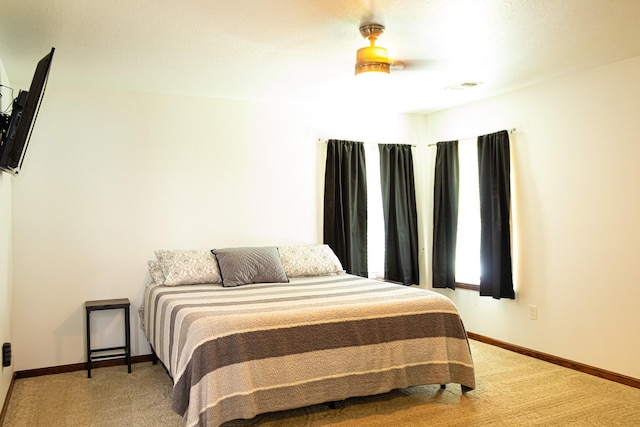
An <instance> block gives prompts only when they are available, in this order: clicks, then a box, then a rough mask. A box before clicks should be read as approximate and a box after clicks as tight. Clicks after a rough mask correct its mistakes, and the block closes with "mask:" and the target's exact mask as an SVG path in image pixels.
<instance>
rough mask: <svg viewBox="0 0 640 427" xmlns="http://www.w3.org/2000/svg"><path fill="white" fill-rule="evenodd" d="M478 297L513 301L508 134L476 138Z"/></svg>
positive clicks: (500, 133) (494, 134)
mask: <svg viewBox="0 0 640 427" xmlns="http://www.w3.org/2000/svg"><path fill="white" fill-rule="evenodd" d="M478 173H479V181H480V270H481V271H480V295H481V296H491V297H493V298H496V299H500V298H515V292H514V290H513V279H512V271H511V189H510V176H509V175H510V160H509V134H508V133H507V131H506V130H504V131H500V132H496V133H493V134H489V135H483V136H479V137H478Z"/></svg>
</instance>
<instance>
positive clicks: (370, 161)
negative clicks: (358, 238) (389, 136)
mask: <svg viewBox="0 0 640 427" xmlns="http://www.w3.org/2000/svg"><path fill="white" fill-rule="evenodd" d="M364 155H365V159H366V162H367V258H368V259H367V264H368V269H369V277H370V278H373V279H383V278H384V250H385V235H384V212H383V211H382V189H381V187H380V153H379V152H378V146H377V145H373V144H370V145H365V147H364Z"/></svg>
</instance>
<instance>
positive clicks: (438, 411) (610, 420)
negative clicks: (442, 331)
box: [3, 341, 640, 427]
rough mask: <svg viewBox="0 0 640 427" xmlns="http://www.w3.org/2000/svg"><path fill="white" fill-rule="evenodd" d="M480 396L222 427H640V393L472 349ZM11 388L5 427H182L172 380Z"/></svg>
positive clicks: (363, 401)
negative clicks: (173, 405) (173, 402)
mask: <svg viewBox="0 0 640 427" xmlns="http://www.w3.org/2000/svg"><path fill="white" fill-rule="evenodd" d="M471 348H472V352H473V357H474V362H475V365H476V382H477V387H476V389H475V390H474V391H471V392H469V393H467V394H465V395H462V394H461V392H460V386H458V385H449V386H448V387H447V389H446V390H440V388H439V386H421V387H413V388H410V389H406V390H397V391H392V392H390V393H386V394H383V395H378V396H370V397H363V398H353V399H348V400H346V401H343V402H339V403H337V405H336V406H337V407H336V409H330V408H329V407H328V406H327V405H315V406H311V407H307V408H302V409H295V410H291V411H284V412H277V413H272V414H265V415H260V416H258V417H256V418H254V419H253V420H237V421H231V422H229V423H226V424H225V425H224V426H225V427H232V426H233V427H239V426H261V427H294V426H295V427H298V426H306V427H319V426H332V427H360V426H374V427H375V426H380V427H381V426H385V427H386V426H393V427H405V426H406V427H409V426H412V427H413V426H434V425H437V426H607V427H609V426H640V389H636V388H633V387H628V386H625V385H621V384H617V383H614V382H611V381H608V380H604V379H601V378H597V377H593V376H591V375H587V374H583V373H579V372H576V371H573V370H570V369H567V368H562V367H559V366H556V365H552V364H550V363H546V362H543V361H540V360H537V359H533V358H530V357H527V356H523V355H519V354H516V353H513V352H510V351H507V350H503V349H500V348H497V347H493V346H490V345H488V344H484V343H480V342H477V341H471ZM92 373H93V378H92V379H88V378H87V377H86V372H85V371H81V372H71V373H66V374H59V375H50V376H43V377H36V378H25V379H21V380H17V381H16V382H15V385H14V389H13V395H12V398H11V401H10V402H9V407H8V411H7V416H6V418H5V423H4V424H3V426H29V427H32V426H47V427H49V426H154V427H155V426H158V427H163V426H167V427H170V426H171V427H173V426H176V427H177V426H183V425H184V424H183V422H182V419H181V418H180V417H179V416H178V415H176V414H174V413H173V412H172V411H171V407H170V399H171V380H170V379H169V377H168V376H167V374H166V373H165V372H164V370H163V368H162V367H161V366H160V365H156V366H153V365H152V364H151V363H139V364H135V365H133V372H132V373H131V374H127V370H126V367H124V366H115V367H110V368H99V369H95V370H93V372H92Z"/></svg>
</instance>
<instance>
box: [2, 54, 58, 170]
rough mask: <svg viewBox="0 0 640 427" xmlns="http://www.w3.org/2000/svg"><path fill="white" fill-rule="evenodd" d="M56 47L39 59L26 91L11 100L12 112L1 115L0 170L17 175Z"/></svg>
mask: <svg viewBox="0 0 640 427" xmlns="http://www.w3.org/2000/svg"><path fill="white" fill-rule="evenodd" d="M54 51H55V48H53V47H52V48H51V52H50V53H48V54H47V55H46V56H45V57H44V58H42V59H41V60H40V62H38V66H37V67H36V72H35V74H34V75H33V80H32V81H31V86H30V87H29V91H28V92H27V91H24V90H21V91H20V92H19V93H18V96H17V97H16V98H15V99H14V100H13V102H12V107H11V113H2V116H1V117H0V170H1V171H3V172H8V173H10V174H13V175H17V174H18V173H19V172H20V168H21V167H22V162H23V160H24V155H25V153H26V151H27V146H28V145H29V139H30V138H31V132H32V131H33V124H34V123H35V121H36V117H37V116H38V110H39V109H40V103H41V102H42V97H43V96H44V91H45V88H46V86H47V78H48V77H49V68H50V67H51V60H52V59H53V52H54Z"/></svg>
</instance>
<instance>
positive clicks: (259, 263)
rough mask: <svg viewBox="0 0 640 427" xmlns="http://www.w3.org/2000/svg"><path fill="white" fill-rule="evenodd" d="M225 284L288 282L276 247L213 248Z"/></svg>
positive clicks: (212, 251)
mask: <svg viewBox="0 0 640 427" xmlns="http://www.w3.org/2000/svg"><path fill="white" fill-rule="evenodd" d="M211 253H212V254H213V255H215V257H216V259H217V260H218V266H219V267H220V275H221V276H222V285H223V286H227V287H230V286H240V285H246V284H248V283H288V282H289V278H288V277H287V275H286V274H285V272H284V268H282V263H281V262H280V256H279V255H278V249H277V248H276V247H248V248H226V249H212V250H211Z"/></svg>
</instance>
